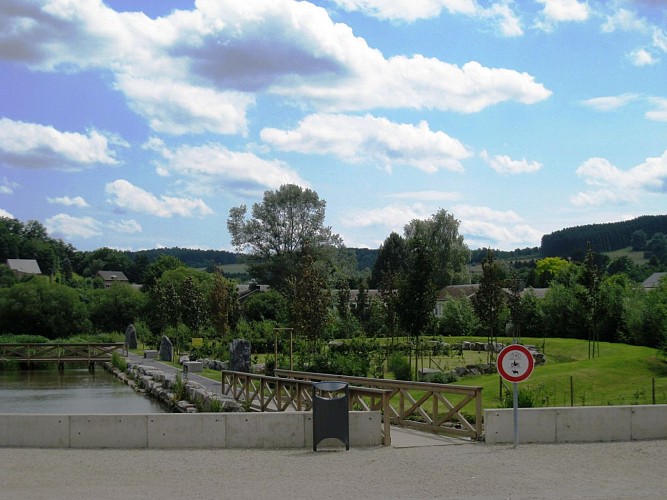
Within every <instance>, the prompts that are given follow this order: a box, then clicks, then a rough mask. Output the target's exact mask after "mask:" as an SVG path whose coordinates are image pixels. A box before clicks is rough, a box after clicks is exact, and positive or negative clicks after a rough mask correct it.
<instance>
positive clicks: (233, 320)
mask: <svg viewBox="0 0 667 500" xmlns="http://www.w3.org/2000/svg"><path fill="white" fill-rule="evenodd" d="M259 295H263V294H259ZM251 298H252V297H251ZM209 313H210V315H211V322H212V323H213V327H214V328H215V331H216V333H217V334H218V335H219V336H220V337H223V338H224V337H225V336H226V335H227V334H228V333H229V332H230V331H232V330H233V329H234V328H236V324H237V323H238V320H239V316H240V306H239V296H238V293H237V291H236V286H235V285H234V283H232V282H231V281H229V280H228V279H226V278H225V277H224V276H222V274H220V273H217V272H216V273H215V274H214V277H213V289H212V290H211V294H210V295H209Z"/></svg>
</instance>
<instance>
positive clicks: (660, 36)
mask: <svg viewBox="0 0 667 500" xmlns="http://www.w3.org/2000/svg"><path fill="white" fill-rule="evenodd" d="M653 46H654V47H655V48H657V49H660V50H662V51H663V52H667V34H665V32H664V31H663V30H661V29H660V28H654V29H653Z"/></svg>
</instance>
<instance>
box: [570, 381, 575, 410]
mask: <svg viewBox="0 0 667 500" xmlns="http://www.w3.org/2000/svg"><path fill="white" fill-rule="evenodd" d="M570 406H574V381H573V380H572V375H570Z"/></svg>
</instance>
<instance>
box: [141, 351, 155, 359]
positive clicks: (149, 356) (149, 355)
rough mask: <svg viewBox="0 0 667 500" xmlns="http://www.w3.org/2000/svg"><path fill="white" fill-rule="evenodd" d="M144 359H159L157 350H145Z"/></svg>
mask: <svg viewBox="0 0 667 500" xmlns="http://www.w3.org/2000/svg"><path fill="white" fill-rule="evenodd" d="M144 359H157V350H156V349H145V350H144Z"/></svg>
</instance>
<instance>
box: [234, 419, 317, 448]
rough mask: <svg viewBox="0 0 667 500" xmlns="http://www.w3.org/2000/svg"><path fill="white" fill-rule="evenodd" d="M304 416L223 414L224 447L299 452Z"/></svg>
mask: <svg viewBox="0 0 667 500" xmlns="http://www.w3.org/2000/svg"><path fill="white" fill-rule="evenodd" d="M306 415H308V413H306V412H284V413H283V412H280V413H274V412H271V413H230V414H227V415H225V417H226V423H227V425H226V431H225V436H226V439H227V447H228V448H303V447H304V446H305V443H306V436H305V425H304V419H305V418H306ZM311 438H312V436H311ZM311 443H312V439H311Z"/></svg>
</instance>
